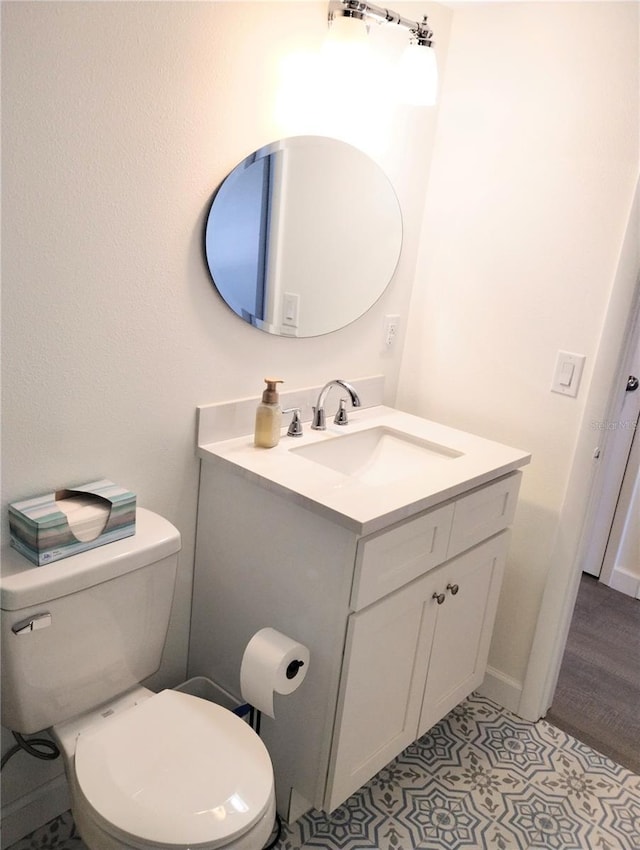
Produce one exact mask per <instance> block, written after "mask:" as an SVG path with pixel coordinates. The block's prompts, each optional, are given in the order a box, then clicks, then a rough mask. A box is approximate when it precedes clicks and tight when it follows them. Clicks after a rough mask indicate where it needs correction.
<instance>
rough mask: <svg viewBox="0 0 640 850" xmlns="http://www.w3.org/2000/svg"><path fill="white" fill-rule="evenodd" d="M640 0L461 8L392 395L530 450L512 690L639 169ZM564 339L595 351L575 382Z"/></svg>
mask: <svg viewBox="0 0 640 850" xmlns="http://www.w3.org/2000/svg"><path fill="white" fill-rule="evenodd" d="M639 8H640V7H639V6H638V4H636V3H566V4H563V3H514V4H508V3H507V4H473V5H468V6H464V5H463V6H462V7H461V8H456V12H455V15H454V24H453V28H452V34H451V46H450V50H449V52H448V58H447V73H446V77H445V82H444V89H443V93H442V98H441V102H440V116H439V124H438V131H437V136H436V146H435V150H434V156H433V160H432V168H431V177H430V183H429V190H428V195H427V203H426V211H425V217H424V223H423V230H422V238H421V251H420V256H419V260H418V266H417V270H416V281H415V285H414V290H413V298H412V304H411V324H410V327H409V330H408V336H407V342H406V345H405V350H404V358H403V369H402V375H401V381H400V389H399V394H398V401H399V405H400V406H401V407H405V408H407V409H410V410H413V411H416V412H418V413H421V414H423V415H426V416H429V417H431V418H434V419H439V420H442V421H445V422H446V423H448V424H450V425H454V426H457V427H461V428H464V429H467V430H471V431H476V432H477V433H480V434H483V435H484V436H488V437H491V438H494V439H497V440H500V441H502V442H505V443H509V444H511V445H514V446H517V447H520V448H523V449H527V450H529V451H531V452H532V454H533V462H532V464H531V466H530V467H529V468H528V469H527V470H526V471H525V476H524V485H523V490H522V494H521V503H520V506H519V508H518V513H517V516H516V523H515V527H514V535H513V542H512V546H511V553H510V560H509V564H508V569H507V574H506V578H505V584H504V589H503V593H502V597H501V603H500V608H499V613H498V621H497V625H496V631H495V635H494V641H493V645H492V650H491V657H490V664H491V666H492V667H493V668H494V670H495V671H497V672H498V674H499V677H501V678H502V680H503V683H504V684H505V689H506V692H509V691H510V694H511V698H512V700H513V707H517V705H518V699H519V692H520V689H521V687H522V684H523V682H524V679H525V676H526V672H527V664H528V659H529V652H530V648H531V643H532V639H533V635H534V631H535V627H536V622H537V619H538V613H539V610H540V605H541V600H542V595H543V591H544V587H545V583H546V580H547V576H548V574H549V570H550V569H553V570H555V569H563V568H564V566H566V565H563V564H558V563H554V561H553V559H552V556H553V553H554V551H557V548H558V547H556V545H555V544H556V537H557V535H558V531H559V528H558V521H559V517H560V512H561V510H562V506H563V503H564V501H565V496H566V495H567V492H566V491H567V484H568V480H569V473H570V470H571V466H572V460H573V456H574V448H575V444H576V439H577V436H578V432H579V429H580V425H581V421H582V416H583V411H584V405H585V399H586V397H587V392H588V389H589V383H590V380H591V376H592V369H593V364H594V357H595V354H596V352H597V349H598V344H599V340H600V334H601V330H602V326H603V320H604V316H605V312H606V309H607V305H608V302H609V297H610V290H611V286H612V283H613V280H614V277H615V274H616V267H617V262H618V255H619V252H620V247H621V243H622V240H623V237H624V233H625V228H626V225H627V221H628V217H629V210H630V206H631V203H632V198H633V192H634V187H635V182H636V179H637V176H638V137H639V136H638V126H639V125H638V86H639V77H638V55H639V53H638V35H639V31H638V11H639ZM636 256H637V253H636ZM622 330H623V328H620V332H621V333H622ZM559 349H562V350H565V351H570V352H576V353H581V354H585V355H587V365H586V370H585V374H584V376H583V382H582V387H581V391H580V393H579V396H578V398H576V399H572V398H568V397H564V396H561V395H558V394H554V393H551V392H550V384H551V378H552V374H553V369H554V366H555V360H556V355H557V351H558V350H559ZM562 534H569V536H572V535H573V536H575V535H576V534H579V529H577V530H576V529H568V528H563V529H562ZM554 547H555V548H554Z"/></svg>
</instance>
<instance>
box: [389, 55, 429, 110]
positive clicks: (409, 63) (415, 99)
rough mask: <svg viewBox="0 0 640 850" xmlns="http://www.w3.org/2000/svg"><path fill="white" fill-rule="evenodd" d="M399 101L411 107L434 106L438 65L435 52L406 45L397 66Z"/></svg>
mask: <svg viewBox="0 0 640 850" xmlns="http://www.w3.org/2000/svg"><path fill="white" fill-rule="evenodd" d="M398 87H399V92H400V99H401V100H402V102H403V103H408V104H410V105H412V106H435V104H436V100H437V96H438V65H437V62H436V54H435V50H433V48H432V47H426V46H424V45H421V44H408V45H407V47H406V48H405V50H404V53H403V54H402V56H401V57H400V63H399V65H398Z"/></svg>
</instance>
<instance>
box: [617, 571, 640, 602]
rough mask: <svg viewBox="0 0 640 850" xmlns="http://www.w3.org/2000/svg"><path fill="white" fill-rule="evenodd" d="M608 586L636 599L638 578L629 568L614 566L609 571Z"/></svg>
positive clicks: (639, 584) (639, 592) (639, 583)
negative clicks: (610, 571) (611, 570)
mask: <svg viewBox="0 0 640 850" xmlns="http://www.w3.org/2000/svg"><path fill="white" fill-rule="evenodd" d="M609 587H611V588H613V589H614V590H619V591H620V593H624V594H625V595H626V596H632V597H634V598H635V599H637V598H638V597H639V594H640V579H639V578H638V576H637V575H636V574H635V573H632V572H631V571H630V570H625V569H624V567H616V568H614V570H613V572H612V573H611V578H610V579H609Z"/></svg>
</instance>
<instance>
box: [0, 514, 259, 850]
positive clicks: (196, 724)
mask: <svg viewBox="0 0 640 850" xmlns="http://www.w3.org/2000/svg"><path fill="white" fill-rule="evenodd" d="M179 549H180V535H179V534H178V532H177V530H176V529H175V528H174V527H173V526H172V525H171V524H170V523H168V522H167V521H166V520H165V519H163V518H162V517H159V516H158V515H157V514H153V513H152V512H151V511H146V510H144V509H143V508H139V509H138V510H137V513H136V533H135V536H132V537H128V538H125V539H123V540H118V541H115V542H113V543H110V544H108V545H105V546H102V547H100V548H96V549H92V550H89V551H86V552H82V553H80V554H77V555H73V556H71V557H69V558H65V559H64V560H60V561H58V562H56V563H53V564H49V565H47V566H46V567H33V566H32V565H30V564H29V563H28V562H27V561H26V559H24V558H23V557H22V556H21V555H19V554H18V553H17V552H15V551H13V550H9V549H7V548H4V549H3V551H2V562H1V567H2V573H1V576H0V602H1V608H2V618H1V620H0V632H1V638H2V640H1V642H0V648H1V651H2V665H1V670H0V675H1V677H2V688H1V693H0V696H1V698H2V715H3V723H4V725H6V726H7V727H8V728H9V729H12V730H13V731H14V732H20V733H22V734H30V733H32V732H37V731H40V730H42V729H46V728H49V729H51V731H52V733H53V736H54V738H55V739H56V740H57V742H58V744H59V746H60V750H61V753H62V755H63V758H64V762H65V771H66V775H67V780H68V783H69V790H70V795H71V809H72V813H73V817H74V820H75V823H76V826H77V828H78V832H79V833H80V836H81V837H82V839H83V841H84V842H85V844H86V845H87V847H88V848H89V850H261V848H263V847H264V845H265V844H266V843H267V841H268V839H269V837H270V835H271V832H272V830H273V826H274V819H275V794H274V779H273V769H272V765H271V760H270V758H269V754H268V752H267V750H266V748H265V746H264V744H263V742H262V741H261V739H260V738H259V736H258V735H257V733H256V732H255V731H254V730H253V729H252V728H251V727H250V726H249V725H248V724H247V723H245V722H244V721H243V720H241V719H240V718H239V717H237V716H236V715H235V714H234V713H233V712H231V711H229V710H228V709H226V708H223V707H222V706H219V705H217V704H215V703H213V702H209V701H208V700H205V699H202V698H200V697H197V696H193V695H192V694H188V693H184V692H182V691H179V690H164V691H160V692H159V693H153V692H152V691H150V690H149V689H148V688H146V687H144V686H143V685H141V684H140V682H142V681H143V680H144V679H145V678H146V677H148V676H150V675H151V674H152V673H153V672H155V671H156V670H157V669H158V667H159V665H160V660H161V657H162V651H163V647H164V643H165V639H166V633H167V627H168V623H169V616H170V612H171V602H172V598H173V587H174V582H175V575H176V569H177V553H178V551H179Z"/></svg>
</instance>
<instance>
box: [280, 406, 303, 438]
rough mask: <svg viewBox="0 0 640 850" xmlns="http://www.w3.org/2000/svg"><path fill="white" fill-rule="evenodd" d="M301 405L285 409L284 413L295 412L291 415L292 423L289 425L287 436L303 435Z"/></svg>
mask: <svg viewBox="0 0 640 850" xmlns="http://www.w3.org/2000/svg"><path fill="white" fill-rule="evenodd" d="M301 410H302V409H301V408H300V407H287V409H286V410H283V411H282V412H283V413H293V416H292V417H291V424H290V425H289V430H288V431H287V437H301V436H302V422H301V421H300V413H301Z"/></svg>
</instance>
